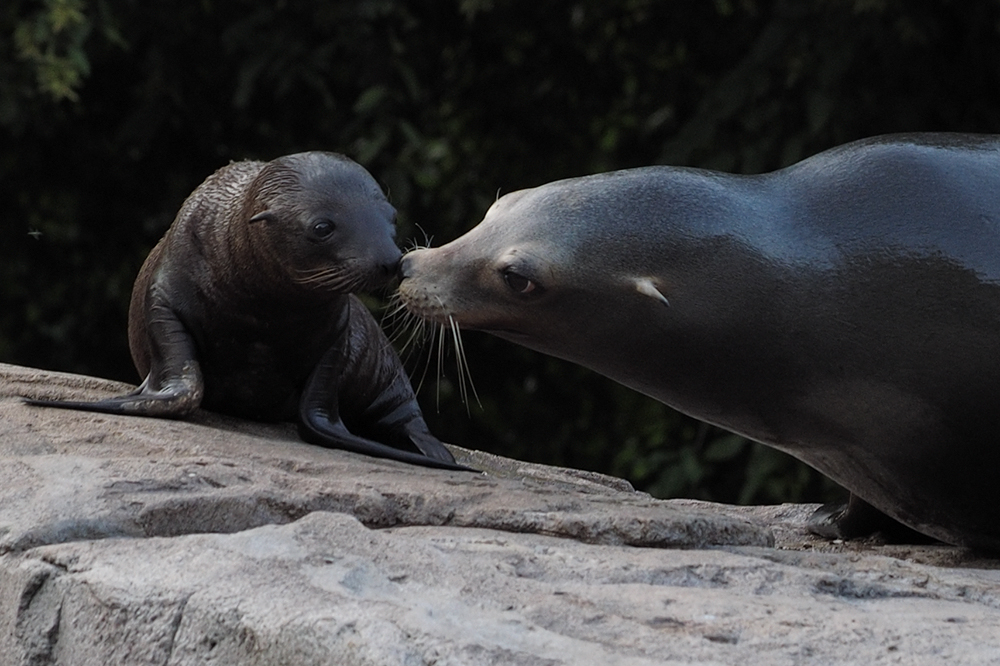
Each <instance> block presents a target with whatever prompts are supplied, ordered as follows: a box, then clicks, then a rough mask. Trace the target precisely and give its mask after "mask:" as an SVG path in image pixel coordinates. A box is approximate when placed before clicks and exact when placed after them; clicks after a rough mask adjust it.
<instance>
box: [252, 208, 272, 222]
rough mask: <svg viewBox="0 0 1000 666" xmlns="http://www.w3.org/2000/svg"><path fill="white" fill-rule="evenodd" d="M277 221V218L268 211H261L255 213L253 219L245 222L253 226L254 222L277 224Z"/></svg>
mask: <svg viewBox="0 0 1000 666" xmlns="http://www.w3.org/2000/svg"><path fill="white" fill-rule="evenodd" d="M277 221H278V216H277V215H275V214H274V213H272V212H271V211H269V210H265V211H263V212H261V213H257V214H256V215H254V216H253V217H251V218H250V219H249V220H247V222H248V223H249V224H253V223H255V222H277Z"/></svg>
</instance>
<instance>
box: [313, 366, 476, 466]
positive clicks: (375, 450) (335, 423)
mask: <svg viewBox="0 0 1000 666" xmlns="http://www.w3.org/2000/svg"><path fill="white" fill-rule="evenodd" d="M338 356H339V353H338V352H337V351H336V350H331V352H328V353H327V355H326V357H325V358H324V359H323V360H322V361H321V362H320V364H319V365H318V366H317V367H316V369H315V370H314V371H313V373H312V376H311V377H310V378H309V382H308V383H307V384H306V388H305V391H303V393H302V402H301V403H300V405H299V436H300V437H302V439H303V440H305V441H307V442H309V443H310V444H317V445H319V446H325V447H327V448H333V449H343V450H344V451H352V452H354V453H361V454H364V455H367V456H372V457H375V458H388V459H390V460H398V461H400V462H405V463H410V464H412V465H420V466H423V467H436V468H438V469H451V470H461V471H467V472H478V471H479V470H475V469H472V468H471V467H465V466H464V465H460V464H458V463H456V462H455V458H454V456H452V455H451V452H450V451H448V449H446V448H445V446H444V445H443V444H442V443H441V442H439V441H438V440H437V439H435V438H434V436H433V435H431V434H430V432H429V431H428V430H427V428H426V426H422V427H421V425H422V423H423V421H422V420H418V421H409V422H406V423H405V424H402V425H401V430H400V431H399V434H401V435H402V438H405V439H406V440H407V441H408V442H409V443H412V444H413V445H414V446H416V447H417V448H418V449H419V450H420V451H422V453H417V452H415V451H406V450H404V449H399V448H396V447H395V446H389V445H388V444H383V443H381V442H376V441H374V440H371V439H367V438H364V437H359V436H358V435H355V434H353V433H352V432H350V431H349V430H348V429H347V426H345V425H344V422H343V421H342V420H341V418H340V413H339V407H338V404H339V400H338V397H339V392H340V388H341V386H340V371H341V370H342V364H341V363H339V362H337V360H338V358H337V357H338ZM394 439H397V440H398V439H400V437H398V436H397V437H396V438H394ZM400 443H404V442H400Z"/></svg>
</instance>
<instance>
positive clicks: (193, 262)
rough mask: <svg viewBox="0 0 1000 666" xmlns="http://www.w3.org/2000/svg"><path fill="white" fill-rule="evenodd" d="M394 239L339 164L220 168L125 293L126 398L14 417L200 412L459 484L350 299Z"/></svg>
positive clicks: (349, 170)
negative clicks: (294, 423)
mask: <svg viewBox="0 0 1000 666" xmlns="http://www.w3.org/2000/svg"><path fill="white" fill-rule="evenodd" d="M394 224H395V209H394V208H393V207H392V205H390V204H389V202H388V201H387V200H386V198H385V196H384V195H383V194H382V191H381V189H380V188H379V186H378V184H377V183H376V182H375V180H374V179H373V178H372V177H371V175H370V174H369V173H368V172H367V171H366V170H365V169H364V168H362V167H361V166H360V165H358V164H357V163H355V162H353V161H351V160H350V159H348V158H346V157H344V156H342V155H337V154H334V153H325V152H307V153H299V154H295V155H288V156H285V157H281V158H278V159H276V160H273V161H271V162H266V163H265V162H251V161H246V162H236V163H233V164H230V165H229V166H226V167H223V168H222V169H219V170H218V171H216V172H215V173H214V174H213V175H211V176H209V177H208V179H207V180H206V181H205V182H204V183H202V184H201V185H200V186H198V188H197V189H195V190H194V192H192V194H191V195H190V196H189V197H188V199H187V200H186V201H185V202H184V204H183V206H182V207H181V209H180V212H178V214H177V218H176V219H175V220H174V222H173V224H172V225H171V227H170V229H168V230H167V233H166V235H164V237H163V239H162V240H161V241H160V242H159V244H157V245H156V247H155V248H153V251H152V252H151V253H150V254H149V257H148V258H147V259H146V262H145V263H144V264H143V266H142V269H141V271H140V272H139V276H138V278H137V279H136V282H135V286H134V288H133V290H132V301H131V305H130V307H129V326H128V329H129V330H128V333H129V346H130V349H131V352H132V359H133V361H134V363H135V367H136V369H137V370H138V371H139V375H140V376H141V377H145V379H144V380H143V382H142V384H141V385H140V386H139V387H138V388H137V389H136V390H135V391H134V392H133V393H131V394H129V395H126V396H121V397H115V398H110V399H106V400H101V401H98V402H74V401H43V400H29V401H28V402H30V403H31V404H36V405H47V406H51V407H64V408H71V409H83V410H89V411H98V412H107V413H112V414H137V415H143V416H159V417H184V416H187V415H189V414H190V413H191V412H193V411H194V410H195V409H197V408H198V407H199V405H200V406H203V407H205V408H207V409H209V410H212V411H217V412H221V413H225V414H232V415H235V416H240V417H244V418H250V419H257V420H298V424H299V432H300V435H301V436H302V438H303V439H304V440H306V441H308V442H312V443H314V444H319V445H321V446H327V447H331V448H338V449H346V450H349V451H355V452H358V453H364V454H367V455H371V456H378V457H384V458H392V459H394V460H401V461H405V462H409V463H415V464H418V465H426V466H430V467H441V468H446V469H466V468H464V467H462V466H461V465H458V464H456V463H455V459H454V458H453V457H452V455H451V453H450V452H449V451H448V449H446V448H445V447H444V445H443V444H441V442H439V441H438V440H437V439H435V438H434V436H433V435H431V433H430V432H429V430H428V428H427V425H426V424H425V422H424V419H423V415H422V414H421V412H420V408H419V407H418V405H417V402H416V398H415V397H414V394H413V389H412V387H411V386H410V383H409V378H408V377H407V375H406V373H405V372H404V370H403V368H402V365H401V363H400V361H399V358H398V356H397V355H396V353H395V351H394V350H393V349H392V346H391V345H390V344H389V341H388V340H387V339H386V337H385V335H384V334H383V333H382V330H381V329H380V328H379V326H378V324H377V323H376V322H375V320H374V319H373V318H372V316H371V314H370V313H369V312H368V310H367V309H366V308H365V306H364V305H363V304H362V303H361V302H360V301H359V300H358V299H357V298H356V297H355V296H353V295H352V294H351V292H354V291H357V290H362V289H367V288H372V287H377V286H380V285H382V284H385V283H386V282H387V281H388V280H390V279H391V278H394V276H395V274H396V268H397V264H398V262H399V258H400V256H401V255H402V253H401V252H400V250H399V248H397V247H396V244H395V243H394V241H393V239H394V237H395V226H394Z"/></svg>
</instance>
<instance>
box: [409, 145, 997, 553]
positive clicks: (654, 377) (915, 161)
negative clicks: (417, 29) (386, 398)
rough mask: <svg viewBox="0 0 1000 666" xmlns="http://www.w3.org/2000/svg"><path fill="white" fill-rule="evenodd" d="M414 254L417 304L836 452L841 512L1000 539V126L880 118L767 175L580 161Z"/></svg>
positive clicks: (831, 463) (725, 420) (841, 519)
mask: <svg viewBox="0 0 1000 666" xmlns="http://www.w3.org/2000/svg"><path fill="white" fill-rule="evenodd" d="M400 271H401V275H402V278H403V280H402V282H401V284H400V289H399V294H400V296H401V298H402V301H403V302H404V303H405V304H406V306H407V307H408V308H409V309H410V310H411V311H412V312H413V313H415V314H417V315H419V316H420V317H423V318H426V319H428V320H432V321H435V322H446V321H447V320H448V318H449V317H451V318H453V319H454V322H455V323H457V324H458V326H460V327H462V328H468V329H479V330H484V331H489V332H491V333H493V334H495V335H497V336H499V337H501V338H504V339H507V340H510V341H513V342H516V343H519V344H522V345H524V346H527V347H530V348H531V349H535V350H537V351H540V352H544V353H546V354H551V355H553V356H558V357H560V358H564V359H568V360H570V361H574V362H576V363H579V364H581V365H584V366H587V367H589V368H591V369H593V370H596V371H597V372H599V373H601V374H604V375H606V376H608V377H611V378H612V379H614V380H617V381H618V382H621V383H622V384H625V385H626V386H629V387H632V388H634V389H636V390H638V391H640V392H642V393H645V394H646V395H649V396H652V397H653V398H656V399H657V400H660V401H662V402H664V403H666V404H668V405H671V406H672V407H674V408H676V409H678V410H680V411H682V412H684V413H686V414H689V415H691V416H694V417H696V418H699V419H702V420H704V421H707V422H709V423H713V424H716V425H719V426H721V427H723V428H726V429H728V430H731V431H733V432H737V433H740V434H742V435H745V436H747V437H749V438H751V439H754V440H756V441H758V442H763V443H764V444H768V445H770V446H773V447H775V448H778V449H780V450H782V451H786V452H788V453H790V454H791V455H793V456H795V457H796V458H799V459H800V460H803V461H804V462H806V463H807V464H809V465H811V466H813V467H815V468H816V469H818V470H819V471H821V472H823V473H824V474H826V475H828V476H830V477H831V478H833V479H834V480H835V481H837V482H838V483H840V484H842V485H843V486H845V487H846V488H847V489H848V490H850V491H851V492H852V493H853V495H854V496H855V499H854V500H852V502H851V505H850V508H849V509H848V510H846V511H845V512H843V513H841V514H838V515H835V516H832V517H830V518H829V520H831V521H832V525H830V526H829V527H830V528H831V529H833V530H834V531H836V530H842V532H841V533H843V534H844V535H845V536H853V535H856V534H857V533H858V532H859V531H864V529H865V526H864V525H863V523H866V522H867V519H869V518H872V515H871V514H875V511H874V509H872V508H871V507H874V508H875V509H877V510H878V511H881V512H883V513H885V514H888V515H889V516H891V517H892V518H894V519H896V520H898V521H900V522H902V523H903V524H905V525H907V526H909V527H911V528H913V529H916V530H918V531H919V532H921V533H923V534H926V535H929V536H932V537H935V538H937V539H941V540H943V541H946V542H949V543H953V544H959V545H968V546H976V547H983V548H987V549H992V550H997V549H1000V483H998V482H997V476H998V474H1000V139H998V138H995V137H988V136H969V135H954V134H923V135H899V136H886V137H878V138H873V139H868V140H863V141H858V142H856V143H851V144H848V145H845V146H841V147H839V148H835V149H833V150H829V151H827V152H824V153H821V154H819V155H816V156H814V157H811V158H809V159H806V160H804V161H802V162H799V163H798V164H795V165H793V166H790V167H788V168H785V169H781V170H778V171H775V172H772V173H766V174H761V175H755V176H738V175H730V174H724V173H716V172H712V171H704V170H698V169H689V168H674V167H665V166H660V167H650V168H641V169H631V170H625V171H618V172H613V173H606V174H601V175H595V176H588V177H584V178H572V179H569V180H561V181H557V182H553V183H549V184H546V185H542V186H541V187H537V188H534V189H529V190H523V191H519V192H514V193H512V194H508V195H506V196H504V197H502V198H500V199H499V200H498V201H497V202H496V203H495V204H493V206H492V207H491V208H490V209H489V210H488V211H487V213H486V217H485V219H484V220H483V221H482V222H481V223H480V224H479V225H478V226H476V227H475V228H473V229H472V230H471V231H469V232H468V233H467V234H465V235H464V236H462V237H460V238H458V239H457V240H454V241H452V242H451V243H448V244H446V245H444V246H442V247H439V248H435V249H424V250H416V251H414V252H411V253H409V254H407V255H405V256H404V258H403V261H402V263H401V265H400ZM869 505H871V506H869ZM868 528H869V529H870V526H868Z"/></svg>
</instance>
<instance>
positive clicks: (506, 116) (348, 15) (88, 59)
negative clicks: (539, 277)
mask: <svg viewBox="0 0 1000 666" xmlns="http://www.w3.org/2000/svg"><path fill="white" fill-rule="evenodd" d="M998 25H1000V0H982V1H980V2H975V3H972V2H957V1H947V0H936V1H932V0H905V1H904V0H853V1H850V0H771V1H763V0H761V1H755V0H715V1H714V2H712V1H708V0H700V1H689V2H656V1H653V0H617V1H608V0H580V1H579V2H554V1H551V0H540V1H539V2H534V3H524V2H512V1H504V0H437V1H435V2H416V1H409V2H394V1H391V0H367V1H364V0H358V1H355V2H325V1H320V0H299V1H296V2H294V3H293V2H287V1H283V0H282V1H279V0H273V1H270V2H265V1H259V0H258V1H254V2H250V1H247V0H231V1H229V2H225V3H222V2H213V1H211V0H204V1H202V2H190V1H186V2H180V1H178V0H160V1H158V2H152V3H146V2H136V1H135V0H43V1H35V2H28V1H26V0H8V1H7V2H5V3H4V5H3V8H2V9H0V199H2V201H3V206H2V207H0V237H2V241H0V257H2V259H0V303H2V304H3V307H2V309H0V360H3V361H6V362H13V363H21V364H25V365H33V366H39V367H45V368H54V369H60V370H67V371H75V372H85V373H92V374H96V375H101V376H107V377H114V378H118V379H124V380H129V381H135V380H137V378H136V377H135V375H134V371H133V370H132V368H131V364H130V361H129V356H128V350H127V343H126V337H125V322H126V313H127V308H128V296H129V292H130V289H131V282H132V279H133V278H134V275H135V273H136V272H137V270H138V268H139V265H140V264H141V262H142V260H143V258H144V257H145V254H146V253H147V252H148V251H149V249H150V248H151V247H152V245H153V243H154V242H155V241H156V239H157V238H158V237H159V236H160V235H161V234H162V233H163V231H164V230H165V229H166V227H167V226H168V224H169V223H170V220H171V219H172V217H173V215H174V213H175V212H176V210H177V208H178V207H179V205H180V203H181V201H182V200H183V198H184V197H185V196H186V195H187V194H188V193H189V192H190V191H191V190H192V189H193V188H194V187H195V186H196V185H197V184H198V183H199V182H201V180H203V179H204V178H205V177H206V176H207V175H208V174H209V173H211V172H212V171H214V170H215V169H216V168H218V167H219V166H222V165H223V164H225V163H227V162H228V161H230V160H233V159H243V158H260V159H270V158H272V157H275V156H277V155H280V154H284V153H290V152H295V151H298V150H305V149H327V150H336V151H340V152H344V153H346V154H348V155H350V156H351V157H353V158H355V159H356V160H358V161H359V162H361V163H362V164H364V165H365V166H366V167H368V169H369V170H370V171H371V172H372V173H373V174H374V175H375V177H376V178H377V179H379V180H380V181H381V182H382V183H384V185H385V187H386V188H387V190H388V191H389V193H390V197H391V199H392V201H393V203H394V204H395V205H396V206H397V208H399V210H400V213H401V236H402V237H403V238H405V239H413V240H415V241H417V242H420V243H423V242H425V240H426V238H425V235H426V237H433V239H434V240H433V242H434V244H440V243H442V242H445V241H447V240H450V239H452V238H454V237H456V236H458V235H459V234H461V233H462V232H463V231H465V230H467V229H468V228H470V227H471V226H472V225H474V224H475V223H476V222H478V220H479V219H480V218H481V216H482V214H483V213H484V212H485V210H486V208H487V207H488V206H489V204H490V203H491V202H492V201H493V200H494V198H495V197H496V196H497V193H498V192H509V191H511V190H514V189H518V188H522V187H528V186H533V185H537V184H540V183H543V182H546V181H550V180H555V179H558V178H565V177H570V176H577V175H582V174H586V173H592V172H597V171H604V170H609V169H615V168H623V167H632V166H639V165H645V164H653V163H668V164H690V165H697V166H705V167H711V168H718V169H724V170H729V171H737V172H756V171H762V170H767V169H773V168H777V167H780V166H782V165H785V164H788V163H791V162H793V161H795V160H797V159H800V158H802V157H804V156H806V155H808V154H811V153H814V152H817V151H819V150H822V149H823V148H826V147H829V146H831V145H835V144H839V143H843V142H845V141H848V140H851V139H855V138H859V137H862V136H868V135H872V134H879V133H884V132H895V131H912V130H954V131H979V132H997V131H1000V72H998V69H1000V39H998V37H1000V35H998V28H997V26H998ZM466 349H467V351H468V356H469V365H470V366H471V369H472V373H473V378H474V380H475V382H476V387H477V389H478V393H479V396H480V399H481V401H482V408H480V407H479V406H478V405H477V404H475V403H473V404H472V405H471V406H469V407H466V406H465V405H462V404H461V403H460V402H459V400H458V398H457V391H456V390H455V385H456V382H457V377H456V375H455V373H454V371H453V369H454V364H453V363H449V362H446V364H445V365H446V368H448V370H447V371H446V375H445V377H444V378H442V379H441V380H437V379H436V377H435V376H434V375H435V374H436V371H435V370H434V367H433V364H432V368H431V370H430V375H431V376H430V377H429V378H428V380H427V381H425V382H424V389H423V391H422V395H423V402H424V405H425V409H426V411H427V412H428V417H429V420H430V421H431V425H432V427H433V428H434V430H435V431H436V432H437V433H438V434H439V436H441V437H442V438H444V439H445V440H448V441H454V442H456V443H461V444H465V445H467V446H471V447H473V448H482V449H487V450H491V451H495V452H499V453H504V454H507V455H511V456H515V457H519V458H524V459H531V460H538V461H543V462H549V463H555V464H565V465H572V466H578V467H584V468H590V469H601V470H605V471H610V472H612V473H616V474H621V475H625V476H626V477H628V478H630V479H632V480H633V481H634V482H635V483H636V485H637V486H639V487H642V488H645V489H648V490H650V491H651V492H653V493H655V494H657V495H661V496H675V495H683V496H690V497H701V498H706V499H716V500H727V501H740V502H762V501H781V500H792V499H802V498H810V499H816V498H819V497H821V496H822V495H824V494H826V493H828V492H829V491H830V485H829V484H828V483H824V482H823V481H822V479H820V477H819V476H818V475H817V474H815V473H814V472H810V471H809V470H807V469H805V468H804V467H802V466H801V465H798V464H797V463H794V461H791V460H790V459H789V458H787V457H785V456H782V455H781V454H778V453H776V452H774V451H772V450H770V449H765V448H763V447H760V446H757V445H751V444H749V443H747V442H745V441H744V440H741V439H739V438H735V437H733V436H731V435H728V434H726V433H723V432H721V431H718V430H716V429H714V428H709V427H707V426H702V425H700V424H698V423H697V422H694V421H692V420H691V419H688V418H687V417H683V416H680V415H678V414H676V413H675V412H673V411H671V410H670V409H668V408H666V407H664V406H662V405H660V404H658V403H655V402H652V401H650V400H648V399H646V398H643V397H641V396H638V395H636V394H635V393H633V392H631V391H628V390H626V389H624V388H622V387H620V386H617V385H615V384H613V383H611V382H609V381H607V380H604V379H602V378H600V377H596V376H595V375H593V374H592V373H589V372H586V371H584V370H582V369H580V368H577V367H574V366H570V365H568V364H565V363H562V362H560V361H557V360H555V359H551V358H546V357H542V356H539V355H538V354H534V353H532V352H529V351H527V350H524V349H520V348H517V347H514V346H513V345H510V344H508V343H504V342H502V341H500V340H497V339H494V338H490V337H488V336H482V335H476V334H468V335H467V336H466ZM411 365H412V367H413V371H414V374H416V375H419V374H420V372H421V369H422V365H421V363H420V362H419V361H416V360H414V361H413V362H412V363H411ZM449 366H450V367H449ZM435 391H439V392H440V399H439V404H440V407H436V406H435V404H436V402H437V401H436V399H435V395H434V394H435Z"/></svg>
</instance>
